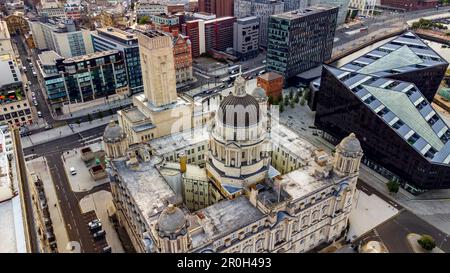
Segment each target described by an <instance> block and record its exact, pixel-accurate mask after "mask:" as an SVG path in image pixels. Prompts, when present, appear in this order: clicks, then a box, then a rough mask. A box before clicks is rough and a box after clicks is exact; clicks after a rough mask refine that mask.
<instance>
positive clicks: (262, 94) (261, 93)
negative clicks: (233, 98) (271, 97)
mask: <svg viewBox="0 0 450 273" xmlns="http://www.w3.org/2000/svg"><path fill="white" fill-rule="evenodd" d="M251 95H252V96H253V97H254V98H255V99H257V100H260V99H267V96H266V91H265V90H264V89H262V88H261V87H256V88H255V89H253V91H252V93H251Z"/></svg>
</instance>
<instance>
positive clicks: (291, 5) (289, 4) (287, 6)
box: [283, 0, 318, 11]
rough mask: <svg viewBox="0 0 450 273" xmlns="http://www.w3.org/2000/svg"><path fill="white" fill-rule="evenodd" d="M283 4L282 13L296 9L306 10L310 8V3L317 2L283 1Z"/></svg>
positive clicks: (309, 0)
mask: <svg viewBox="0 0 450 273" xmlns="http://www.w3.org/2000/svg"><path fill="white" fill-rule="evenodd" d="M283 2H284V11H293V10H297V9H306V8H307V7H308V6H311V4H312V3H311V2H318V0H283ZM314 4H318V3H314Z"/></svg>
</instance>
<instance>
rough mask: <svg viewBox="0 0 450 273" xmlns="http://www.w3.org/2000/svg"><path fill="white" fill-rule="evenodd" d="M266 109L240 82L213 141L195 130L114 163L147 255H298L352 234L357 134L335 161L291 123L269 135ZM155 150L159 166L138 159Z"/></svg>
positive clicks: (124, 219)
mask: <svg viewBox="0 0 450 273" xmlns="http://www.w3.org/2000/svg"><path fill="white" fill-rule="evenodd" d="M261 105H263V102H262V101H259V100H258V99H256V98H255V97H254V96H253V95H250V94H247V92H246V82H245V80H244V79H243V78H242V77H240V78H238V79H237V80H236V82H235V86H234V89H233V92H232V94H230V95H229V96H227V97H225V98H224V99H223V100H222V102H221V103H220V107H219V110H218V112H217V114H216V115H215V119H214V121H213V122H212V124H211V125H210V126H209V129H208V131H209V134H208V133H206V131H204V129H201V128H193V129H191V130H186V131H184V132H182V133H176V134H173V136H174V138H173V139H172V138H171V136H172V135H168V136H166V137H165V140H164V141H160V140H159V139H154V140H151V141H150V142H148V141H147V140H143V141H142V142H140V143H138V144H135V145H134V146H130V147H129V149H128V150H129V151H130V152H128V155H127V156H123V157H115V158H113V159H112V160H111V161H110V166H109V172H110V178H111V191H112V194H113V200H114V205H115V206H116V209H117V217H118V219H119V224H120V225H121V226H123V227H124V228H125V230H126V231H127V233H128V235H129V236H130V239H131V241H132V243H133V245H134V247H135V249H136V251H137V252H156V253H182V252H200V253H205V252H224V253H234V252H244V253H262V252H293V253H298V252H307V251H309V250H311V249H313V248H315V247H317V246H319V245H321V244H324V243H331V242H333V240H336V239H338V238H340V237H341V236H342V235H343V233H344V232H345V229H346V227H347V224H348V217H349V214H350V212H351V208H352V200H353V195H354V193H355V190H356V181H357V179H358V174H359V165H360V161H361V157H362V150H361V147H360V144H359V141H358V140H357V139H356V137H355V135H354V134H350V135H349V136H348V137H346V138H345V139H343V140H342V141H341V142H340V144H339V145H337V147H336V153H335V155H334V156H331V155H328V154H326V153H324V152H323V151H321V150H318V149H317V148H315V147H314V146H312V145H311V144H310V143H308V142H306V141H305V140H304V139H302V138H300V137H298V135H296V134H295V133H294V132H292V131H290V130H289V129H288V128H286V127H284V126H282V125H277V126H276V127H273V126H272V130H271V132H270V134H268V131H267V126H268V124H267V118H266V114H267V113H266V112H265V111H264V110H263V109H265V108H264V107H261ZM236 115H237V116H238V117H239V118H238V119H236V117H235V116H236ZM246 116H247V118H246ZM241 117H243V118H242V119H241ZM241 125H242V126H241ZM203 128H204V127H203ZM205 129H206V128H205ZM124 131H125V133H126V130H124ZM106 134H109V129H108V128H107V129H106V130H105V135H106ZM122 139H123V137H122ZM180 140H181V141H180ZM171 143H174V144H175V148H172V145H171ZM149 149H150V150H151V153H152V156H151V157H150V158H148V157H142V158H141V157H140V156H139V155H136V154H139V152H138V153H135V152H134V151H138V150H139V151H148V150H149ZM167 149H169V150H171V151H172V152H169V151H168V150H167ZM188 151H191V152H193V153H194V155H192V153H191V154H189V155H187V153H186V152H188ZM166 152H167V153H166ZM143 154H145V153H143ZM175 155H176V157H175ZM192 158H194V159H195V160H194V161H192V160H191V161H189V160H190V159H192ZM203 158H205V160H203ZM273 159H275V160H276V161H277V163H276V164H277V166H281V169H282V171H283V172H280V171H278V170H277V169H276V168H274V167H272V165H271V160H273ZM177 161H178V162H177ZM189 162H190V163H189ZM286 162H291V163H292V164H291V163H289V164H287V163H286ZM202 164H205V165H206V168H205V167H202V166H203V165H202ZM288 165H289V167H286V166H288Z"/></svg>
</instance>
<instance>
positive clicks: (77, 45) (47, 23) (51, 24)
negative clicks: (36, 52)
mask: <svg viewBox="0 0 450 273" xmlns="http://www.w3.org/2000/svg"><path fill="white" fill-rule="evenodd" d="M29 23H30V29H31V33H32V35H33V40H34V43H35V45H36V48H38V49H40V50H46V49H48V50H54V51H56V52H57V53H58V54H59V55H61V56H63V57H66V58H69V57H73V56H80V55H85V54H89V53H92V52H94V50H93V48H92V41H91V34H90V31H89V30H87V29H83V28H80V27H79V26H78V25H77V24H76V23H75V22H74V21H73V20H61V21H58V20H52V19H48V20H47V19H45V18H40V19H37V20H30V21H29Z"/></svg>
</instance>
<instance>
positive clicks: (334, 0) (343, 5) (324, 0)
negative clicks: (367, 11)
mask: <svg viewBox="0 0 450 273" xmlns="http://www.w3.org/2000/svg"><path fill="white" fill-rule="evenodd" d="M318 4H319V5H326V6H331V7H338V8H339V12H338V17H337V25H342V24H344V23H345V19H346V18H347V13H348V10H349V5H350V0H318Z"/></svg>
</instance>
